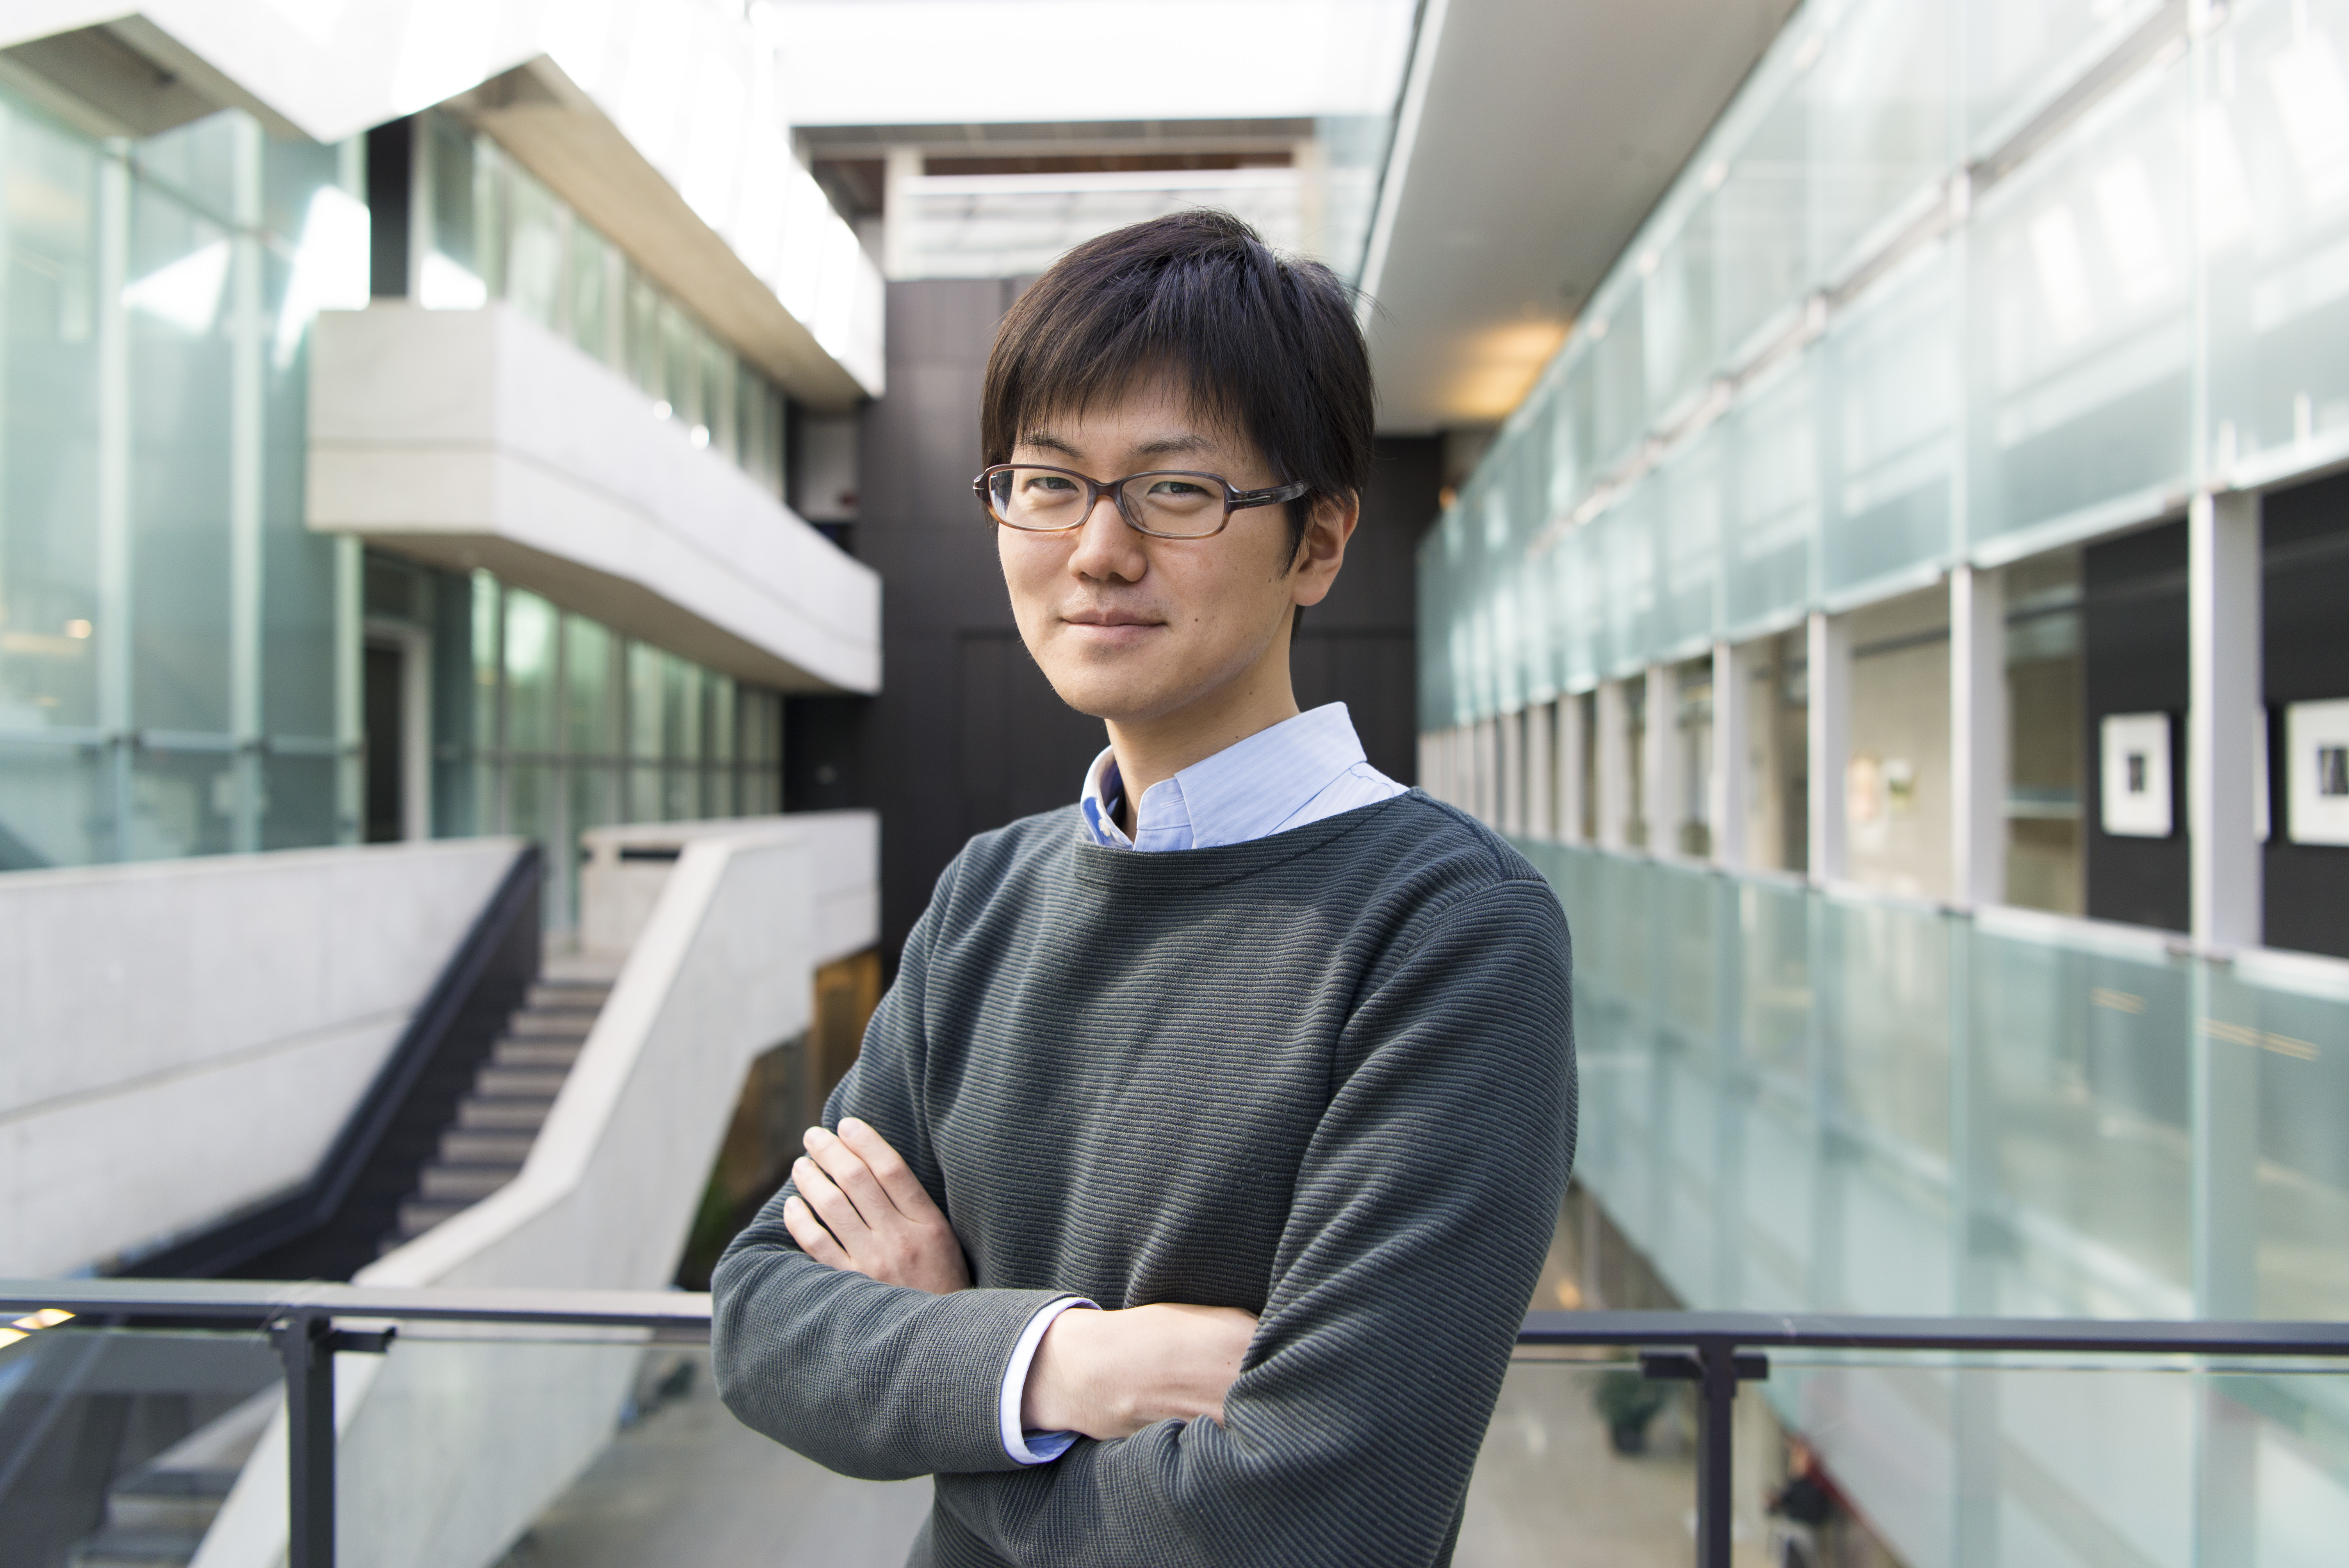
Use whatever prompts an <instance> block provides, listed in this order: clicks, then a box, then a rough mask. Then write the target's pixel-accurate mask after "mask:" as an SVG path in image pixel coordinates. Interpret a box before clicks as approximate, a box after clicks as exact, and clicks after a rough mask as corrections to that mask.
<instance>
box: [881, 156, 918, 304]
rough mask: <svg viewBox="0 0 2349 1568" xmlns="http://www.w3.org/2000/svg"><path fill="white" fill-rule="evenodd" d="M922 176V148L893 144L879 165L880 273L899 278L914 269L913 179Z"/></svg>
mask: <svg viewBox="0 0 2349 1568" xmlns="http://www.w3.org/2000/svg"><path fill="white" fill-rule="evenodd" d="M921 177H922V150H921V149H920V148H918V147H893V148H891V149H889V150H888V152H887V154H886V158H885V161H884V163H883V164H882V166H881V273H882V275H883V276H885V277H889V278H902V277H904V276H905V275H906V274H907V273H909V272H911V271H912V270H913V259H914V208H913V197H914V192H913V181H916V180H919V179H920V178H921Z"/></svg>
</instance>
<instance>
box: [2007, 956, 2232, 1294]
mask: <svg viewBox="0 0 2349 1568" xmlns="http://www.w3.org/2000/svg"><path fill="white" fill-rule="evenodd" d="M1971 960H1972V968H1973V996H1974V1009H1975V1013H1974V1024H1973V1048H1974V1050H1975V1051H1976V1052H1977V1053H1979V1056H1980V1063H1979V1065H1978V1066H1977V1067H1976V1068H1974V1069H1973V1073H1974V1077H1975V1078H1976V1080H1977V1081H1978V1082H1980V1083H1981V1084H1982V1088H1983V1090H1984V1092H1985V1100H1986V1105H1987V1107H1988V1109H1989V1117H1988V1125H1986V1126H1985V1127H1984V1128H1983V1129H1982V1130H1981V1132H1980V1133H1978V1134H1977V1138H1978V1140H1979V1141H1978V1147H1979V1148H1980V1149H1981V1150H1982V1152H1983V1154H1984V1155H1985V1156H1987V1157H1989V1158H1990V1159H1992V1160H1994V1161H1995V1166H1994V1169H1993V1170H1992V1171H1989V1172H1985V1174H1987V1175H1989V1176H1990V1177H1991V1179H1992V1183H1993V1185H1994V1190H1995V1191H1996V1192H1997V1194H1998V1199H1997V1202H1996V1204H1995V1205H1993V1206H1992V1209H1991V1212H1996V1213H2002V1214H2005V1215H2008V1216H2011V1217H2010V1218H2009V1219H2008V1220H2007V1221H2006V1224H2007V1225H2008V1226H2009V1227H2010V1228H2011V1229H2012V1231H2013V1234H2014V1236H2015V1239H2016V1242H2017V1243H2018V1250H2017V1252H2016V1253H2014V1254H2013V1255H2012V1256H2011V1257H2009V1258H2008V1259H2007V1260H2006V1261H2004V1262H2003V1263H2002V1264H1997V1265H1996V1266H1995V1272H1994V1277H1995V1280H1996V1284H1995V1288H1994V1289H1993V1290H1992V1292H1990V1293H1989V1294H1988V1295H1987V1298H1986V1299H1985V1300H1984V1301H1983V1302H1982V1306H1983V1308H1984V1310H1988V1311H1995V1312H1999V1313H2004V1314H2009V1315H2017V1316H2076V1315H2092V1316H2122V1317H2168V1316H2179V1315H2188V1314H2189V1313H2191V1312H2192V1310H2193V1296H2192V1290H2191V1286H2192V1277H2193V1267H2192V1258H2191V1256H2190V1255H2189V1254H2190V1247H2189V1229H2188V1215H2189V1213H2190V1212H2191V1210H2192V1197H2193V1194H2192V1166H2191V1161H2190V1153H2189V1150H2190V1144H2189V1130H2190V1127H2191V1121H2192V1117H2191V1113H2190V1110H2189V1096H2190V1089H2189V1073H2190V1065H2191V1064H2190V1061H2189V1049H2190V1046H2191V1040H2190V1037H2189V1031H2188V1030H2187V1028H2186V1027H2185V1020H2186V1018H2187V1016H2188V1015H2189V995H2188V975H2187V971H2186V967H2185V965H2183V964H2182V963H2181V962H2179V961H2178V960H2176V959H2165V958H2163V957H2161V956H2159V954H2158V948H2152V947H2151V944H2140V945H2137V946H2134V947H2119V946H2113V947H2107V948H2106V949H2105V950H2103V951H2099V950H2098V949H2096V948H2095V947H2093V946H2065V945H2059V944H2056V943H2054V942H2050V941H2048V940H2046V939H2045V937H2044V935H2039V934H2030V935H2025V934H2019V933H2009V932H2004V931H1999V930H1992V929H1983V930H1977V931H1976V932H1975V933H1974V935H1973V939H1972V947H1971Z"/></svg>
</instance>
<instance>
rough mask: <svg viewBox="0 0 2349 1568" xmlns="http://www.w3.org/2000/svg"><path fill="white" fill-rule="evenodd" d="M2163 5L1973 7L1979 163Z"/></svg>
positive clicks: (1970, 126) (2050, 2) (1969, 72)
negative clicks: (1980, 158) (1980, 159)
mask: <svg viewBox="0 0 2349 1568" xmlns="http://www.w3.org/2000/svg"><path fill="white" fill-rule="evenodd" d="M2160 5H2161V0H1970V3H1969V4H1967V5H1963V6H1961V7H1960V14H1961V15H1962V16H1963V18H1964V20H1965V25H1966V83H1967V95H1966V96H1967V106H1966V116H1967V126H1966V146H1967V149H1968V150H1969V151H1970V152H1971V154H1972V155H1973V156H1975V157H1978V158H1979V157H1982V156H1983V155H1985V154H1987V153H1990V152H1993V151H1995V150H1997V149H1998V147H1999V144H2000V143H2002V142H2003V141H2005V140H2006V139H2008V138H2009V137H2011V136H2013V134H2014V133H2015V132H2016V131H2017V130H2019V129H2022V128H2023V126H2024V125H2025V124H2027V123H2028V122H2029V121H2030V119H2031V118H2032V117H2033V115H2035V114H2038V113H2039V112H2041V111H2042V110H2043V109H2044V108H2046V107H2047V106H2048V104H2049V103H2050V102H2052V101H2053V100H2054V98H2057V97H2058V96H2059V95H2061V94H2062V93H2063V91H2064V88H2068V87H2070V86H2071V85H2072V84H2073V83H2074V82H2075V81H2077V80H2078V79H2079V77H2080V76H2081V75H2082V73H2083V72H2085V70H2086V69H2087V67H2089V66H2091V65H2092V64H2094V63H2095V61H2096V60H2097V59H2098V58H2100V57H2102V56H2104V55H2105V54H2106V53H2107V52H2109V51H2110V49H2111V48H2112V46H2114V45H2115V44H2116V43H2117V42H2118V41H2119V40H2121V39H2123V38H2126V37H2127V36H2129V34H2130V33H2132V32H2134V31H2135V30H2136V29H2137V28H2138V27H2140V26H2143V25H2144V24H2145V21H2146V19H2147V17H2149V16H2151V15H2153V14H2154V13H2155V12H2156V11H2158V10H2159V9H2160Z"/></svg>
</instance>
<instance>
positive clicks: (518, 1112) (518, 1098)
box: [457, 1094, 554, 1132]
mask: <svg viewBox="0 0 2349 1568" xmlns="http://www.w3.org/2000/svg"><path fill="white" fill-rule="evenodd" d="M552 1109H554V1097H553V1096H552V1095H527V1094H516V1095H468V1096H466V1097H465V1099H463V1100H462V1101H460V1103H459V1104H458V1106H457V1125H458V1126H459V1127H461V1128H463V1129H465V1130H467V1131H469V1132H470V1131H480V1132H536V1131H537V1130H539V1128H540V1127H541V1126H542V1125H543V1124H544V1123H545V1120H546V1113H547V1112H548V1111H549V1110H552Z"/></svg>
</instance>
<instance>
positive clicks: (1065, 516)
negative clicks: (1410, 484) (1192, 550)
mask: <svg viewBox="0 0 2349 1568" xmlns="http://www.w3.org/2000/svg"><path fill="white" fill-rule="evenodd" d="M970 488H971V489H972V490H975V491H977V492H978V499H979V500H980V501H981V502H982V503H983V504H984V505H985V506H986V508H987V515H988V517H989V518H991V519H993V520H994V521H997V522H999V523H1001V524H1002V525H1003V526H1004V527H1006V528H1016V529H1019V530H1021V531H1024V532H1028V533H1063V532H1066V531H1069V530H1070V529H1072V528H1081V527H1083V526H1084V521H1085V519H1087V518H1089V517H1091V516H1092V514H1093V508H1095V507H1096V506H1099V505H1100V504H1101V498H1102V496H1104V495H1107V496H1112V497H1114V498H1115V499H1116V501H1117V514H1118V515H1119V516H1120V517H1122V518H1123V519H1125V521H1126V525H1127V526H1128V527H1130V528H1133V529H1134V530H1136V531H1139V532H1142V533H1147V534H1152V535H1154V536H1155V537H1157V538H1160V539H1205V538H1206V537H1207V536H1208V535H1209V534H1215V533H1221V532H1223V531H1224V525H1225V524H1226V523H1227V522H1229V521H1231V520H1232V513H1234V512H1236V511H1241V510H1243V509H1244V508H1247V507H1252V506H1278V505H1279V504H1280V503H1281V502H1282V501H1289V500H1296V499H1297V498H1298V497H1299V496H1301V495H1303V494H1304V493H1305V492H1306V491H1307V490H1310V489H1312V488H1313V487H1312V486H1310V485H1308V484H1304V483H1302V482H1299V483H1296V484H1285V485H1275V486H1273V487H1272V488H1271V489H1270V490H1234V489H1233V488H1232V487H1231V484H1230V482H1229V481H1228V480H1226V479H1225V478H1224V477H1223V476H1222V475H1221V474H1195V473H1185V472H1183V471H1181V470H1179V469H1159V470H1154V471H1153V472H1150V473H1146V474H1128V475H1126V476H1125V478H1123V479H1122V480H1110V481H1109V482H1107V483H1106V484H1104V483H1102V481H1101V480H1096V479H1092V478H1089V477H1087V476H1086V475H1084V474H1081V473H1078V472H1077V471H1076V470H1075V469H1053V468H1045V467H1042V466H1040V465H1039V464H1036V463H998V464H996V465H995V466H994V467H993V468H990V469H987V470H986V471H985V472H983V473H981V474H980V475H979V476H978V478H977V479H975V480H971V481H970Z"/></svg>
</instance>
